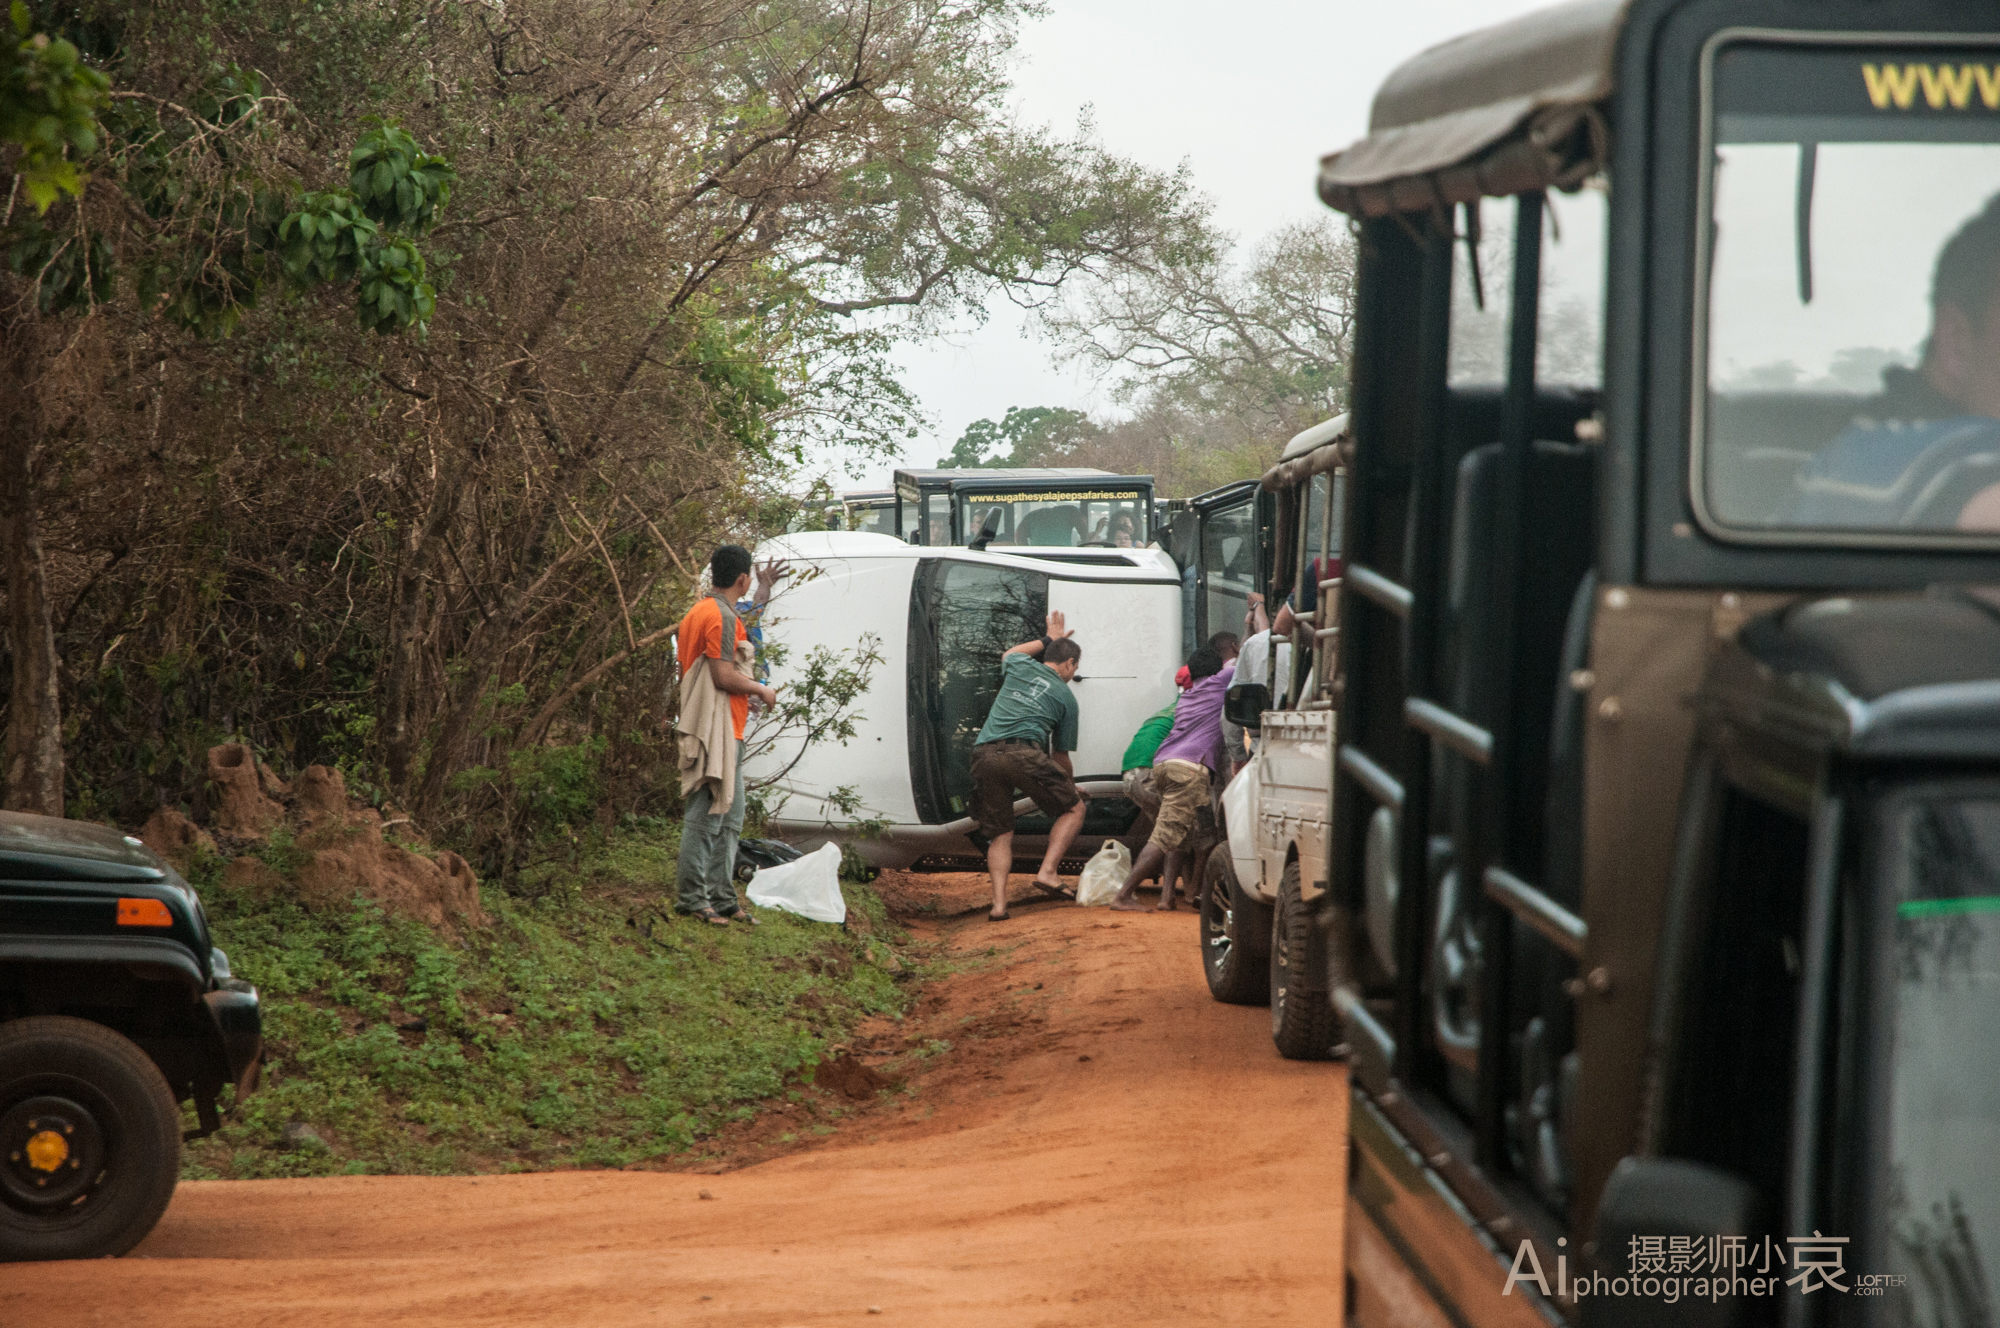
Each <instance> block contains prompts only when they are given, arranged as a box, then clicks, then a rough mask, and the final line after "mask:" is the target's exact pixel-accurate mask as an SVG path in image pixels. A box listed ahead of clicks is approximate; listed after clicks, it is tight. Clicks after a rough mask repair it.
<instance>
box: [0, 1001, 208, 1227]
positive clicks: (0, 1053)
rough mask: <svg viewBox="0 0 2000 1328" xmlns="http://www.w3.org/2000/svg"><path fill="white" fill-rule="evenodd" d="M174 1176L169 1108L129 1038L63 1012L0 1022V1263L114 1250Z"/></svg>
mask: <svg viewBox="0 0 2000 1328" xmlns="http://www.w3.org/2000/svg"><path fill="white" fill-rule="evenodd" d="M180 1171H181V1120H180V1106H179V1104H178V1103H177V1102H176V1101H175V1100H174V1094H173V1091H172V1090H171V1089H169V1088H168V1087H167V1081H166V1079H165V1077H164V1076H162V1075H161V1074H160V1070H159V1067H158V1066H156V1065H154V1064H153V1062H152V1059H151V1058H150V1057H148V1056H147V1055H146V1053H145V1052H143V1051H141V1050H140V1049H139V1048H138V1047H137V1046H136V1045H134V1044H133V1043H132V1042H131V1040H130V1039H128V1038H125V1037H123V1036H121V1035H119V1034H118V1033H115V1032H113V1031H112V1030H110V1029H108V1028H106V1027H104V1025H102V1024H94V1023H92V1022H90V1021H89V1020H87V1019H71V1018H68V1017H65V1016H37V1017H35V1018H31V1019H16V1020H13V1021H12V1022H10V1023H5V1024H0V1260H8V1261H20V1260H26V1259H95V1258H102V1257H104V1256H106V1255H117V1254H123V1253H125V1252H126V1251H127V1250H129V1249H131V1248H132V1247H133V1246H134V1245H137V1244H138V1243H139V1242H140V1241H141V1240H143V1239H145V1237H146V1233H147V1232H149V1231H151V1230H152V1229H153V1225H154V1224H155V1223H156V1222H158V1221H159V1220H160V1214H162V1213H164V1212H165V1211H166V1209H167V1201H168V1200H169V1199H172V1198H173V1196H174V1183H175V1182H176V1181H178V1180H179V1179H180Z"/></svg>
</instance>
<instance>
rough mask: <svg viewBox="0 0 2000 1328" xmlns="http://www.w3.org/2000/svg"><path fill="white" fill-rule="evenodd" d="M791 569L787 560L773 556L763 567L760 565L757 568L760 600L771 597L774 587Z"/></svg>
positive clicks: (758, 596)
mask: <svg viewBox="0 0 2000 1328" xmlns="http://www.w3.org/2000/svg"><path fill="white" fill-rule="evenodd" d="M791 570H792V569H791V568H790V567H788V566H786V564H785V560H784V559H782V558H773V559H772V560H771V561H769V562H767V563H765V564H764V565H763V566H762V567H759V568H758V569H757V598H758V599H759V600H760V601H761V600H767V599H769V598H770V597H771V590H772V587H774V586H776V585H777V584H778V582H779V581H780V580H782V579H783V578H784V577H785V576H786V575H788V574H789V573H790V572H791Z"/></svg>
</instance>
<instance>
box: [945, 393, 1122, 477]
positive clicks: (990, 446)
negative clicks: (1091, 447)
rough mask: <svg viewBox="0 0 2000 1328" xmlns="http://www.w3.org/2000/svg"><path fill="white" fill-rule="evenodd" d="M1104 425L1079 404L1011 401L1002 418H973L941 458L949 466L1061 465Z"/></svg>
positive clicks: (1094, 436)
mask: <svg viewBox="0 0 2000 1328" xmlns="http://www.w3.org/2000/svg"><path fill="white" fill-rule="evenodd" d="M1102 432H1103V431H1102V430H1100V429H1099V428H1098V427H1097V426H1096V425H1094V424H1092V423H1091V422H1090V417H1089V416H1087V415H1085V414H1084V413H1083V412H1082V411H1080V410H1067V409H1065V408H1064V407H1061V406H1030V407H1028V408H1027V409H1025V410H1024V409H1022V408H1021V407H1019V406H1009V407H1008V408H1007V414H1006V416H1005V418H1003V419H1002V420H1001V421H1000V422H999V423H997V424H996V423H994V422H993V421H992V420H974V421H973V422H972V423H971V424H968V425H967V426H966V427H965V432H964V433H962V434H960V435H959V438H958V442H957V443H955V444H953V446H952V449H951V455H949V456H943V457H939V458H938V465H940V466H947V467H996V466H1060V465H1064V464H1066V458H1067V457H1068V456H1069V455H1070V453H1072V452H1074V451H1075V450H1076V449H1077V448H1078V447H1079V446H1082V445H1084V444H1086V443H1088V442H1089V441H1091V440H1092V439H1094V438H1096V437H1098V436H1099V435H1100V434H1101V433H1102Z"/></svg>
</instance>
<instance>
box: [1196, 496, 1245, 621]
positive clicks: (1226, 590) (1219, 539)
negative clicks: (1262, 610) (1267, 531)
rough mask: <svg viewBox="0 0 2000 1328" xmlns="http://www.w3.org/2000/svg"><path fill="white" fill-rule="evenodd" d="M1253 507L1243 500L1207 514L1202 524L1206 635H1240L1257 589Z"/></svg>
mask: <svg viewBox="0 0 2000 1328" xmlns="http://www.w3.org/2000/svg"><path fill="white" fill-rule="evenodd" d="M1256 534H1257V529H1256V503H1255V501H1254V500H1252V499H1246V500H1245V501H1243V502H1240V503H1237V504H1235V505H1234V506H1231V507H1225V508H1223V509H1221V510H1220V511H1216V512H1210V513H1209V514H1208V515H1207V516H1206V517H1204V518H1203V519H1202V523H1201V567H1202V576H1203V586H1204V589H1203V592H1202V594H1203V601H1204V604H1205V606H1206V609H1207V618H1206V623H1207V626H1206V628H1205V635H1207V636H1212V635H1214V634H1215V633H1217V632H1236V633H1239V634H1240V633H1241V632H1242V631H1243V618H1244V615H1245V614H1246V613H1248V612H1249V610H1250V592H1251V591H1253V590H1255V589H1256V588H1257V586H1256V577H1257V546H1256Z"/></svg>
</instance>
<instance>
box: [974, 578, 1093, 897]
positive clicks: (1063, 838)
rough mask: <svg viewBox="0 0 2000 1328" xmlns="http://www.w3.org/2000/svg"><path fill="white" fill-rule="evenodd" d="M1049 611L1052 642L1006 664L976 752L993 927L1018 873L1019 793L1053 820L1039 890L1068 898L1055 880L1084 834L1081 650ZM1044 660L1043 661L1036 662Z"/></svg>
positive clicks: (1010, 656)
mask: <svg viewBox="0 0 2000 1328" xmlns="http://www.w3.org/2000/svg"><path fill="white" fill-rule="evenodd" d="M1073 635H1074V633H1072V632H1069V631H1067V630H1065V628H1064V626H1063V616H1062V614H1061V613H1059V612H1054V611H1051V612H1050V614H1049V619H1048V635H1046V636H1043V637H1041V638H1039V639H1038V640H1034V641H1023V642H1022V643H1021V644H1020V645H1017V646H1014V647H1012V648H1011V649H1009V650H1008V651H1006V652H1005V653H1004V654H1003V655H1002V656H1001V657H1000V662H1001V668H1000V693H999V695H997V696H995V697H994V698H993V708H992V709H991V710H989V711H987V713H986V725H985V727H984V728H982V729H980V730H979V739H978V741H977V742H976V743H974V744H973V748H972V820H973V824H975V825H977V826H978V827H979V832H980V833H981V834H982V835H985V836H986V838H987V841H988V842H987V845H986V867H987V870H988V871H989V872H991V873H992V876H993V910H992V912H990V913H988V914H987V915H986V917H987V921H989V922H1005V921H1006V920H1007V874H1008V873H1009V872H1010V871H1012V870H1013V866H1014V791H1015V790H1016V789H1019V790H1020V791H1021V792H1022V793H1023V794H1025V795H1026V796H1027V797H1029V798H1032V799H1034V802H1035V806H1037V807H1039V808H1040V809H1041V810H1042V812H1043V813H1044V814H1045V815H1047V816H1051V817H1053V818H1054V819H1055V824H1054V825H1053V826H1051V827H1050V828H1049V849H1048V852H1047V853H1045V854H1043V855H1042V867H1041V870H1040V871H1038V872H1036V873H1035V887H1036V888H1037V889H1039V890H1041V891H1043V892H1044V893H1046V894H1052V895H1060V896H1062V897H1063V898H1069V897H1070V896H1069V893H1068V892H1067V891H1065V890H1064V889H1063V888H1062V877H1061V876H1059V875H1058V874H1057V872H1056V868H1057V866H1058V865H1059V864H1060V863H1061V862H1062V858H1063V854H1065V853H1067V852H1068V851H1069V846H1070V844H1071V843H1072V842H1073V841H1074V840H1075V839H1076V832H1077V831H1078V830H1079V829H1081V828H1082V826H1083V812H1084V806H1083V794H1082V793H1081V792H1079V791H1078V789H1077V787H1076V771H1075V769H1074V768H1073V767H1072V766H1071V764H1070V753H1071V752H1073V751H1075V750H1076V729H1077V720H1078V709H1077V704H1076V696H1075V695H1074V694H1073V693H1072V692H1071V691H1070V689H1069V683H1070V679H1072V678H1074V677H1075V676H1076V669H1077V665H1078V664H1079V663H1080V662H1081V661H1082V659H1083V649H1082V647H1080V646H1078V645H1077V643H1076V642H1075V641H1073V640H1071V639H1070V638H1071V637H1072V636H1073ZM1038 656H1039V658H1038Z"/></svg>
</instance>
